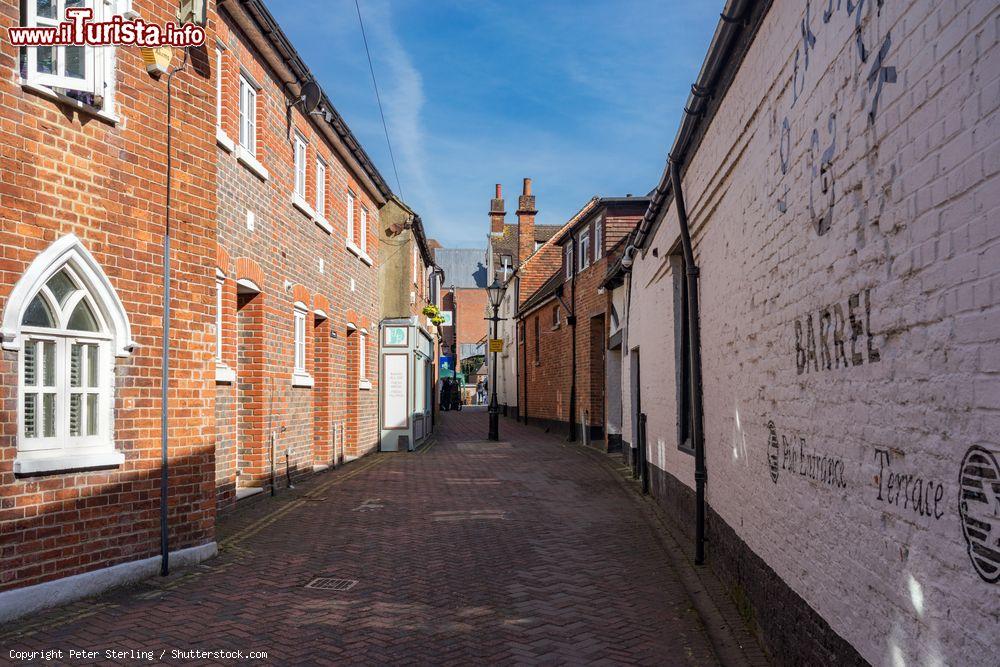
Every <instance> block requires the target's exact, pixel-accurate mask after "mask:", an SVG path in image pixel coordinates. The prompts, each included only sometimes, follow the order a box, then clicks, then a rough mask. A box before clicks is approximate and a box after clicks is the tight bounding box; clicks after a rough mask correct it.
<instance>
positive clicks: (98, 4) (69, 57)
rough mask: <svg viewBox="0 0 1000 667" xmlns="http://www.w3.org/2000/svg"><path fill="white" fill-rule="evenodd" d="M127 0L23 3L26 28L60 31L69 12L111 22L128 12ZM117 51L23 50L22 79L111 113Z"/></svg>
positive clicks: (73, 48) (81, 48)
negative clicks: (86, 10) (83, 11)
mask: <svg viewBox="0 0 1000 667" xmlns="http://www.w3.org/2000/svg"><path fill="white" fill-rule="evenodd" d="M128 4H129V3H128V2H127V0H111V1H104V0H23V1H22V3H21V6H22V8H23V12H22V24H23V25H24V26H25V27H38V28H52V27H57V26H58V25H59V24H60V22H62V21H63V20H64V18H65V16H66V10H67V9H70V8H76V7H86V8H89V9H91V10H92V11H93V17H92V21H95V22H105V21H110V20H111V17H112V16H114V15H115V14H116V13H118V12H119V11H124V10H125V9H127V8H128ZM114 75H115V49H114V48H113V47H105V46H101V47H92V46H29V47H23V48H22V49H21V78H22V79H23V80H24V82H25V83H28V84H33V85H37V86H44V87H45V88H48V89H49V90H51V91H52V92H53V93H56V94H57V95H62V96H65V97H66V98H68V99H70V100H73V101H75V102H79V103H82V104H85V105H87V106H89V107H93V108H94V109H96V110H98V111H103V112H109V111H110V110H111V105H110V101H111V97H112V92H113V89H114V80H115V76H114Z"/></svg>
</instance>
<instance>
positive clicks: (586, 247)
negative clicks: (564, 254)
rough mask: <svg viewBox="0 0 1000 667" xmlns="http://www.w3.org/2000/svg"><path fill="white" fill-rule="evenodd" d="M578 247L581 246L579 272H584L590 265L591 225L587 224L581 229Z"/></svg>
mask: <svg viewBox="0 0 1000 667" xmlns="http://www.w3.org/2000/svg"><path fill="white" fill-rule="evenodd" d="M577 247H578V248H579V250H580V252H579V253H578V254H579V264H578V266H579V268H578V269H577V273H580V272H582V271H583V270H584V269H586V268H587V267H588V266H590V225H587V226H586V227H584V228H583V229H582V230H580V233H579V235H578V236H577Z"/></svg>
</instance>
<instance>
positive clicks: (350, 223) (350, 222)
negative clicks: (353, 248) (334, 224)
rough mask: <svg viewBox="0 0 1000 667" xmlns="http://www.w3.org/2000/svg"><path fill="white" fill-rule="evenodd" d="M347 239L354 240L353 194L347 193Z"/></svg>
mask: <svg viewBox="0 0 1000 667" xmlns="http://www.w3.org/2000/svg"><path fill="white" fill-rule="evenodd" d="M347 240H348V241H350V242H352V243H353V242H354V195H353V194H351V193H350V192H348V193H347Z"/></svg>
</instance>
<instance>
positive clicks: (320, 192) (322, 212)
mask: <svg viewBox="0 0 1000 667" xmlns="http://www.w3.org/2000/svg"><path fill="white" fill-rule="evenodd" d="M316 215H317V216H319V217H320V218H321V219H323V220H325V219H326V162H324V161H323V158H321V157H317V158H316Z"/></svg>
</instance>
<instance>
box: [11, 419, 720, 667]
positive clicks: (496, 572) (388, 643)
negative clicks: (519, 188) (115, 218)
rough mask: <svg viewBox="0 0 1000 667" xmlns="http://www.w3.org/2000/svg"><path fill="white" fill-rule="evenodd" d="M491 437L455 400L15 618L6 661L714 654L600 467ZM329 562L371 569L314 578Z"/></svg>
mask: <svg viewBox="0 0 1000 667" xmlns="http://www.w3.org/2000/svg"><path fill="white" fill-rule="evenodd" d="M485 433H486V415H485V414H484V413H482V412H468V411H465V412H463V413H460V414H455V413H448V414H446V415H445V424H444V425H443V426H442V428H441V429H440V431H439V434H438V436H437V440H436V442H435V443H434V444H433V445H432V446H430V447H429V448H427V449H426V450H425V451H422V452H419V453H411V454H393V455H390V454H378V455H375V456H373V457H369V458H367V459H364V460H361V461H358V462H355V463H353V464H351V465H349V466H346V467H344V468H342V469H340V470H338V471H336V472H332V473H329V474H325V475H320V476H317V477H316V478H314V479H313V480H311V481H309V482H308V483H304V484H301V485H300V486H299V487H298V488H296V489H295V490H293V491H286V492H285V493H284V494H283V495H281V496H279V497H278V498H277V499H275V500H271V499H262V500H260V501H258V502H254V503H253V505H252V506H250V507H246V508H243V509H240V510H238V511H237V514H236V515H235V516H231V517H230V518H228V519H226V520H225V521H224V523H223V525H221V526H220V544H221V547H222V553H221V555H220V556H219V557H218V558H216V559H214V560H212V561H209V562H208V563H206V564H204V565H202V566H199V567H196V568H193V569H191V570H188V571H186V572H182V573H177V574H174V575H172V576H171V577H169V578H167V579H154V580H152V581H150V582H147V583H143V584H140V585H138V586H135V587H133V588H131V589H126V590H119V591H116V592H112V593H110V594H107V595H105V596H102V597H100V598H97V599H95V600H88V601H85V602H81V603H77V604H74V605H70V606H68V607H64V608H62V609H59V610H56V611H53V612H50V613H47V614H43V615H41V616H37V617H34V618H30V619H28V620H25V621H22V622H20V623H18V624H16V625H12V626H8V627H4V628H2V629H0V646H2V647H3V657H2V658H0V660H4V659H7V656H8V655H9V654H8V650H9V649H10V648H20V649H55V648H62V649H64V650H65V649H69V648H76V649H99V650H101V651H103V650H104V649H108V648H120V649H124V650H128V649H144V650H152V651H154V653H155V655H156V656H157V657H158V656H159V653H160V651H161V650H164V649H166V650H167V657H169V656H170V650H171V649H189V648H203V649H206V650H209V649H242V650H243V651H252V650H257V651H267V653H268V660H267V662H269V663H278V664H313V663H320V664H334V663H336V664H348V663H362V664H421V665H423V664H470V663H476V664H482V663H507V664H510V663H538V662H544V663H546V664H565V663H569V664H581V663H602V664H613V663H641V664H650V665H652V664H657V665H675V664H697V665H705V664H716V658H715V657H714V654H713V652H712V649H711V647H710V645H709V642H708V639H707V637H706V634H705V632H704V630H703V628H702V625H701V623H700V621H699V618H698V615H697V614H696V612H695V611H694V609H693V607H692V605H691V602H690V600H689V598H688V596H687V595H686V594H685V592H684V588H683V587H682V585H681V583H680V582H679V581H678V580H677V575H676V574H674V570H673V569H672V568H671V567H669V566H668V565H667V563H666V555H665V553H664V551H663V550H662V547H661V546H660V542H659V541H658V540H657V539H656V535H655V533H654V529H653V528H652V527H651V525H650V524H649V523H648V521H646V520H645V519H643V518H641V516H640V515H639V514H637V513H636V511H635V501H634V500H633V499H632V498H630V497H629V495H628V494H629V493H630V492H629V491H628V490H626V489H623V487H622V486H621V485H620V484H618V483H617V482H616V481H615V480H614V479H613V478H612V477H611V476H610V475H609V474H608V471H607V469H605V468H604V466H603V464H602V463H600V462H599V461H598V460H596V459H595V458H594V457H593V456H588V455H583V454H581V453H580V452H578V451H577V452H574V451H573V449H574V446H571V445H568V444H564V443H562V442H561V440H560V439H559V438H557V437H555V436H552V435H546V434H544V433H542V432H541V431H539V430H536V429H534V428H526V427H521V426H520V425H518V424H516V423H514V422H512V421H511V420H502V422H501V435H502V437H503V438H504V441H503V442H501V443H487V442H485V441H484V440H483V435H484V434H485ZM320 576H330V577H336V578H340V579H350V580H356V581H357V582H358V583H357V584H356V585H355V586H354V587H353V588H351V589H350V590H347V591H330V590H313V589H307V588H305V585H306V584H307V583H309V582H310V581H311V580H312V579H313V578H314V577H320ZM101 662H104V661H103V660H102V661H101ZM121 662H122V664H136V663H135V662H133V661H129V660H122V661H121ZM73 664H83V663H82V662H74V663H73ZM175 664H176V661H175ZM183 664H210V663H209V662H208V661H201V662H198V661H183ZM228 664H234V663H232V662H230V663H228Z"/></svg>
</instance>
